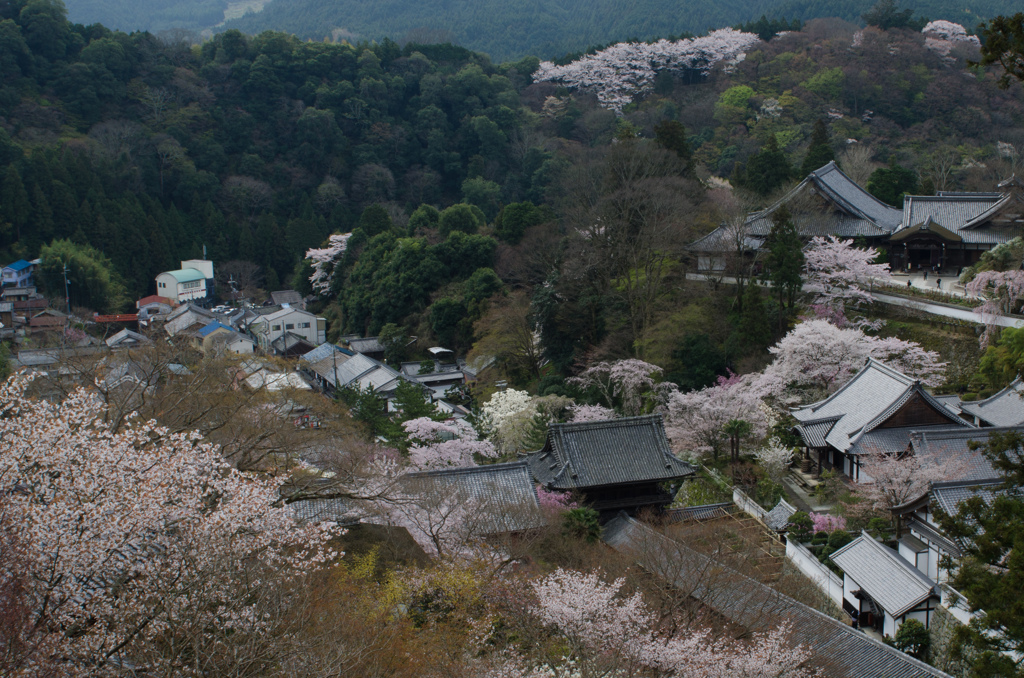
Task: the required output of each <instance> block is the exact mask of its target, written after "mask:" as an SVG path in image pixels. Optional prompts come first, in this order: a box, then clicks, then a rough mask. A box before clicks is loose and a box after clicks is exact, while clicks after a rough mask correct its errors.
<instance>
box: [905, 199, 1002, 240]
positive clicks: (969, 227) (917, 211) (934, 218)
mask: <svg viewBox="0 0 1024 678" xmlns="http://www.w3.org/2000/svg"><path fill="white" fill-rule="evenodd" d="M1014 201H1015V198H1014V197H1013V196H1012V195H1011V194H1003V193H995V194H993V193H973V194H972V193H951V194H944V195H938V196H931V195H923V196H922V195H908V196H906V197H905V198H904V200H903V223H902V226H901V227H900V229H899V230H900V231H903V230H906V229H911V228H916V227H918V226H920V225H921V224H924V223H926V222H928V221H929V220H930V221H931V222H932V223H935V224H938V225H939V226H942V227H943V228H945V229H947V230H949V231H952V232H953V233H954V234H955V235H957V236H959V237H960V238H962V239H963V241H964V242H966V243H978V244H986V245H995V244H998V243H1003V242H1006V241H1008V240H1011V239H1012V238H1015V237H1017V236H1019V235H1022V229H1020V228H1017V229H1010V230H1007V229H1003V228H998V229H997V228H989V227H987V224H986V222H988V220H989V219H990V218H991V217H993V216H995V215H996V214H998V213H999V212H1001V211H1002V210H1003V209H1004V208H1006V207H1008V206H1010V204H1011V203H1012V202H1014Z"/></svg>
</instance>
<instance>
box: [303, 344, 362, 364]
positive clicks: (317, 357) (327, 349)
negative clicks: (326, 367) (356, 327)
mask: <svg viewBox="0 0 1024 678" xmlns="http://www.w3.org/2000/svg"><path fill="white" fill-rule="evenodd" d="M332 353H341V354H343V355H346V356H350V355H352V351H349V350H346V349H343V348H341V347H340V346H335V345H334V344H331V343H326V344H320V345H319V346H317V347H316V348H314V349H313V350H312V351H310V352H309V353H306V354H305V355H303V356H302V360H305V361H306V362H307V363H309V364H311V365H312V364H313V363H317V362H320V361H321V360H323V359H324V358H330V357H331V354H332Z"/></svg>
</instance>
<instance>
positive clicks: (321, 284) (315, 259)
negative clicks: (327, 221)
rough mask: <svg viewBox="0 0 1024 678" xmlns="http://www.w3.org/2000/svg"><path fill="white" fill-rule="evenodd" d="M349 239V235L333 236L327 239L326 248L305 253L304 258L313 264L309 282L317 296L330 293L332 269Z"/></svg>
mask: <svg viewBox="0 0 1024 678" xmlns="http://www.w3.org/2000/svg"><path fill="white" fill-rule="evenodd" d="M351 237H352V234H351V233H344V234H341V235H338V234H334V235H332V236H330V237H329V238H328V239H327V247H324V248H321V249H317V248H313V249H310V250H308V251H307V252H306V258H307V259H309V260H310V261H311V262H312V263H313V275H312V276H310V278H309V282H311V283H312V284H313V291H314V292H316V293H317V294H320V295H324V294H327V292H329V291H330V289H331V282H332V279H333V276H334V267H335V266H336V265H337V263H338V260H339V259H340V258H341V256H342V255H343V254H344V253H345V249H346V248H347V247H348V240H349V238H351Z"/></svg>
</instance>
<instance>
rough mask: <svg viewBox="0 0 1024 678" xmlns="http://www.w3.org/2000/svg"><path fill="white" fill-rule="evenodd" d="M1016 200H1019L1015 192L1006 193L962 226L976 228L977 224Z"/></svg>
mask: <svg viewBox="0 0 1024 678" xmlns="http://www.w3.org/2000/svg"><path fill="white" fill-rule="evenodd" d="M1016 200H1017V197H1016V196H1015V195H1014V194H1013V193H1004V194H1003V197H1002V198H1000V199H999V200H997V201H996V202H995V203H994V204H993V205H992V206H991V207H989V208H988V209H987V210H985V211H984V212H982V213H981V214H979V215H978V216H976V217H974V218H973V219H971V220H970V221H968V222H967V223H966V224H964V225H963V227H962V228H974V227H975V226H978V225H980V224H982V223H984V222H985V221H986V220H987V219H988V218H989V217H991V216H992V215H993V214H995V213H996V212H998V211H999V210H1001V209H1002V208H1003V207H1005V206H1006V205H1008V204H1009V203H1011V202H1015V201H1016Z"/></svg>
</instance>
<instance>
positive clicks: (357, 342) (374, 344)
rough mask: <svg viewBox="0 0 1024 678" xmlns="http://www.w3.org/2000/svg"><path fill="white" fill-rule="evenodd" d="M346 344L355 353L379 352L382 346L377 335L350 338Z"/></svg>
mask: <svg viewBox="0 0 1024 678" xmlns="http://www.w3.org/2000/svg"><path fill="white" fill-rule="evenodd" d="M348 345H349V346H350V347H351V348H352V350H353V351H355V352H356V353H381V352H382V351H383V350H384V346H382V345H381V343H380V341H378V339H377V337H366V338H365V339H350V340H349V342H348Z"/></svg>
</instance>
